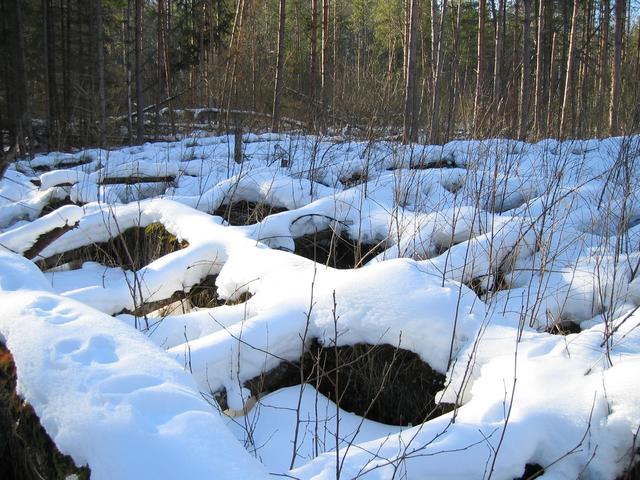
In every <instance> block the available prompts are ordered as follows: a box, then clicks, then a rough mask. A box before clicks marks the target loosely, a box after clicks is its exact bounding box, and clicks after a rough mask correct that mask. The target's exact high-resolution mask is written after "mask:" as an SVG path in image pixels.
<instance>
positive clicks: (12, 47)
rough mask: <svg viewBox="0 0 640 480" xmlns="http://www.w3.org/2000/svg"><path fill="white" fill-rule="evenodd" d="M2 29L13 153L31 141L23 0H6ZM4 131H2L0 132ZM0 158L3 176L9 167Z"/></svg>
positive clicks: (20, 152) (26, 147) (26, 149)
mask: <svg viewBox="0 0 640 480" xmlns="http://www.w3.org/2000/svg"><path fill="white" fill-rule="evenodd" d="M5 2H6V3H5V7H6V8H5V12H6V15H3V16H4V18H3V20H2V21H3V23H4V25H3V32H4V34H5V36H6V39H5V40H6V41H5V42H4V44H5V47H6V50H5V55H6V57H5V59H6V68H7V71H6V72H5V73H6V76H7V78H6V81H7V83H6V94H7V95H6V104H7V117H8V118H7V120H8V121H9V130H10V135H9V143H10V144H9V148H10V150H11V151H12V152H13V154H14V156H23V155H27V154H29V142H30V141H31V137H32V133H31V102H30V98H29V91H28V90H27V76H26V69H25V56H24V35H23V24H22V9H21V5H20V4H21V0H5ZM0 135H1V132H0ZM5 162H7V158H5V159H4V162H0V178H2V176H3V174H4V172H5V170H6V168H7V167H8V163H5Z"/></svg>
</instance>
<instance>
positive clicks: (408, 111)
mask: <svg viewBox="0 0 640 480" xmlns="http://www.w3.org/2000/svg"><path fill="white" fill-rule="evenodd" d="M408 8H409V38H408V39H407V42H408V43H407V62H406V64H407V65H406V73H405V96H404V125H403V134H402V141H403V143H410V142H415V141H416V140H417V137H418V135H417V133H418V132H417V128H416V126H417V125H416V123H417V119H416V113H417V105H416V50H417V43H418V42H417V39H416V36H417V33H418V0H410V2H409V4H408Z"/></svg>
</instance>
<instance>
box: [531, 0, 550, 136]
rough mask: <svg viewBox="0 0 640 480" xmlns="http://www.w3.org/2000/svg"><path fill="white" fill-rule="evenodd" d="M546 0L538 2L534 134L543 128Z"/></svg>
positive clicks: (537, 133)
mask: <svg viewBox="0 0 640 480" xmlns="http://www.w3.org/2000/svg"><path fill="white" fill-rule="evenodd" d="M546 4H547V3H546V2H544V1H540V2H539V4H538V32H537V42H536V43H537V44H536V86H535V98H534V102H533V131H534V132H535V134H536V135H540V134H541V133H542V132H543V131H544V130H545V125H544V118H545V117H544V113H543V105H544V98H543V97H544V92H545V85H547V82H546V81H545V68H544V65H545V62H544V57H545V52H546V50H547V49H546V48H545V47H546V45H545V30H546V25H545V17H546V9H545V6H546Z"/></svg>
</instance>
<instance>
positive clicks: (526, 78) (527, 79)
mask: <svg viewBox="0 0 640 480" xmlns="http://www.w3.org/2000/svg"><path fill="white" fill-rule="evenodd" d="M523 3H524V14H523V21H522V26H523V28H522V76H521V77H520V101H519V105H518V112H519V120H518V138H519V139H520V140H524V139H526V138H527V133H528V131H529V102H530V99H531V12H532V10H533V0H523Z"/></svg>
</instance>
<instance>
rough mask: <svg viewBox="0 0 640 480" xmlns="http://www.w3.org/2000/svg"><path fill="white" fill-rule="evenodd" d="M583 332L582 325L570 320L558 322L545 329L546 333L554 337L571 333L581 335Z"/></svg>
mask: <svg viewBox="0 0 640 480" xmlns="http://www.w3.org/2000/svg"><path fill="white" fill-rule="evenodd" d="M581 331H582V329H581V328H580V325H578V324H577V323H575V322H571V321H569V320H565V321H561V322H556V323H554V324H553V325H549V326H548V327H547V328H545V332H547V333H551V334H553V335H569V334H571V333H580V332H581Z"/></svg>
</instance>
